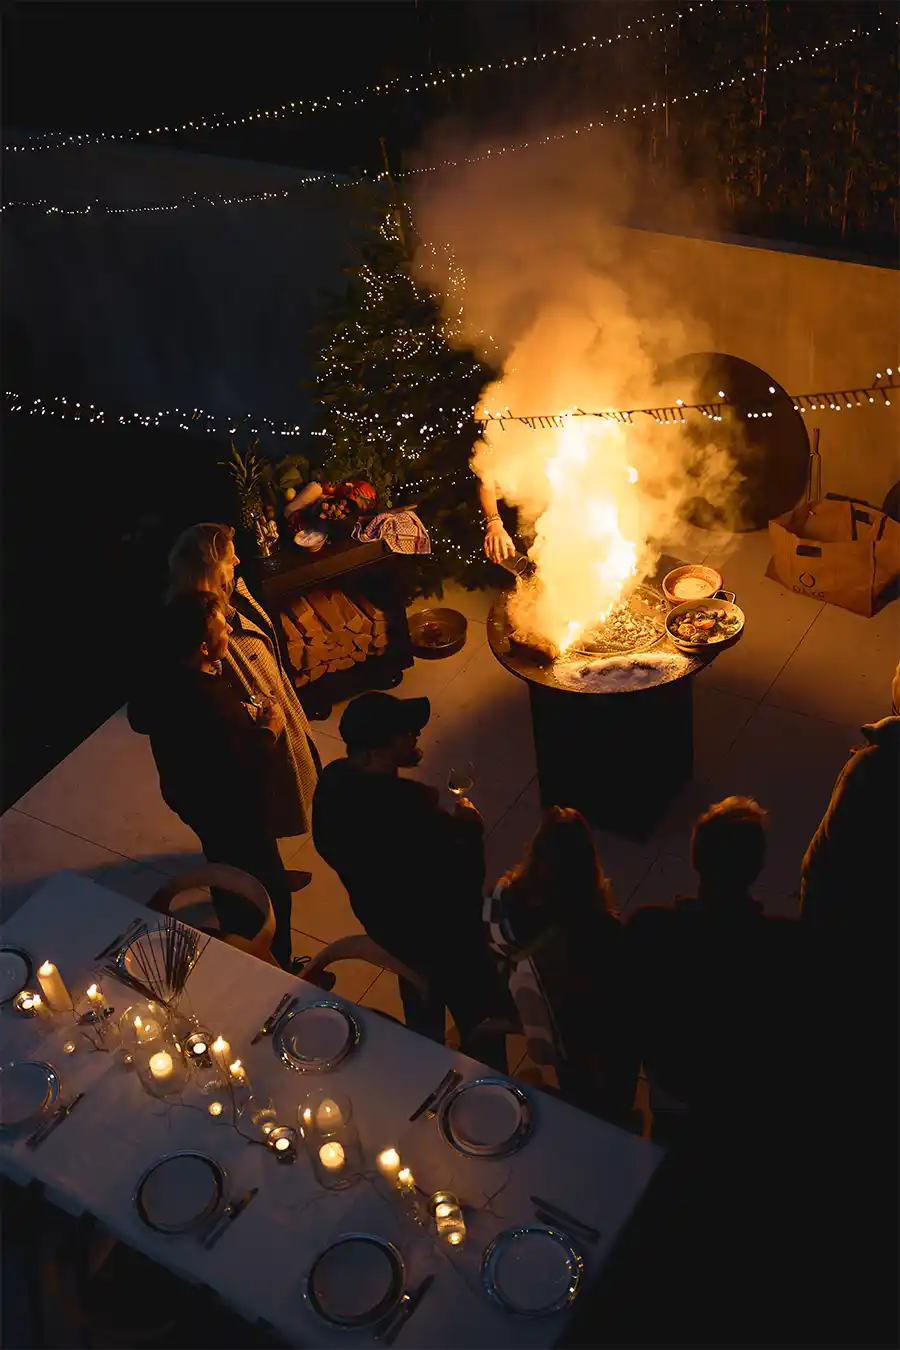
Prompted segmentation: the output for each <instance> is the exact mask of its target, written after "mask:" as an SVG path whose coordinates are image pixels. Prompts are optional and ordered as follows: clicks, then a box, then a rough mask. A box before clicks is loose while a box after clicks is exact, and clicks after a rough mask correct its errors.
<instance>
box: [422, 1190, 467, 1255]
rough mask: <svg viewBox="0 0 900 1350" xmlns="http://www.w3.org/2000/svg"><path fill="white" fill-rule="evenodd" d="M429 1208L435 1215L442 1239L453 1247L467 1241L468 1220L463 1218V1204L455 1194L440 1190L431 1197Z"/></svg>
mask: <svg viewBox="0 0 900 1350" xmlns="http://www.w3.org/2000/svg"><path fill="white" fill-rule="evenodd" d="M429 1209H430V1210H431V1213H432V1214H433V1215H434V1225H435V1228H436V1229H437V1235H438V1237H439V1238H441V1239H442V1241H444V1242H447V1243H449V1244H450V1246H451V1247H458V1246H459V1245H460V1243H461V1242H463V1241H465V1236H466V1221H465V1219H464V1218H463V1212H462V1206H461V1205H460V1203H459V1201H458V1200H457V1198H456V1196H455V1195H451V1194H450V1192H449V1191H438V1192H437V1194H436V1195H433V1196H432V1197H431V1200H430V1202H429Z"/></svg>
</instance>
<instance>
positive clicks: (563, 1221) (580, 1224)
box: [528, 1195, 601, 1242]
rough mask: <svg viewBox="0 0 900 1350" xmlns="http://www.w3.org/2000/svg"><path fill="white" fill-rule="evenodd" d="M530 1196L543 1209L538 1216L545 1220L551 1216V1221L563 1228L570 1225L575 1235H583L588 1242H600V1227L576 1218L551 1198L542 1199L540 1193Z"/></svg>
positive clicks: (538, 1207) (537, 1206) (539, 1208)
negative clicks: (594, 1226) (555, 1203)
mask: <svg viewBox="0 0 900 1350" xmlns="http://www.w3.org/2000/svg"><path fill="white" fill-rule="evenodd" d="M528 1198H529V1200H530V1201H531V1203H532V1204H533V1205H534V1206H535V1207H536V1208H537V1209H538V1210H541V1211H543V1212H542V1213H541V1214H539V1215H538V1217H539V1218H541V1219H543V1220H544V1221H545V1222H546V1219H547V1218H549V1219H550V1220H551V1222H553V1223H558V1224H559V1225H560V1227H561V1228H565V1227H567V1226H568V1227H569V1228H570V1229H571V1230H572V1231H573V1236H575V1237H583V1238H584V1239H585V1241H587V1242H599V1240H600V1237H601V1233H600V1229H599V1228H593V1227H592V1226H591V1225H590V1224H589V1223H584V1221H583V1220H582V1219H576V1218H575V1215H574V1214H569V1213H568V1211H567V1210H564V1209H561V1208H560V1207H559V1205H554V1204H553V1203H552V1202H551V1201H550V1200H542V1199H541V1197H540V1196H539V1195H530V1196H529V1197H528ZM576 1230H577V1231H576Z"/></svg>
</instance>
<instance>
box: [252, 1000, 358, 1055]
mask: <svg viewBox="0 0 900 1350" xmlns="http://www.w3.org/2000/svg"><path fill="white" fill-rule="evenodd" d="M361 1037H362V1031H361V1029H360V1025H359V1023H358V1022H357V1021H356V1019H355V1018H354V1017H353V1016H352V1015H351V1014H350V1013H349V1012H348V1011H347V1009H346V1008H345V1007H344V1006H343V1005H342V1004H340V1003H333V1002H331V1001H330V1000H329V999H320V1000H319V1001H317V1002H316V1003H307V1004H306V1006H305V1007H303V1008H297V1009H295V1011H294V1012H291V1013H288V1015H287V1017H285V1018H284V1019H283V1020H282V1021H281V1022H279V1023H278V1026H277V1028H276V1031H275V1035H274V1036H273V1037H272V1044H273V1046H274V1048H275V1053H276V1055H278V1056H279V1058H280V1059H281V1060H282V1062H283V1063H285V1064H286V1065H287V1066H288V1068H291V1069H296V1070H297V1072H298V1073H328V1072H329V1071H330V1070H331V1069H334V1068H336V1067H337V1066H338V1064H340V1063H341V1062H342V1061H343V1060H345V1059H346V1058H347V1056H348V1055H349V1054H350V1053H351V1051H353V1050H355V1049H356V1047H357V1046H358V1045H359V1042H360V1039H361Z"/></svg>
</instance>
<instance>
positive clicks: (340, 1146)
mask: <svg viewBox="0 0 900 1350" xmlns="http://www.w3.org/2000/svg"><path fill="white" fill-rule="evenodd" d="M297 1116H298V1119H299V1122H300V1133H301V1135H302V1137H303V1141H304V1143H305V1144H306V1149H307V1152H308V1154H309V1158H310V1162H311V1163H312V1167H313V1172H314V1174H315V1177H316V1180H317V1181H318V1183H319V1185H320V1186H323V1187H324V1188H325V1189H326V1190H329V1191H341V1190H346V1189H347V1187H349V1186H355V1185H356V1183H357V1182H358V1181H359V1179H360V1177H361V1176H362V1171H363V1159H362V1146H361V1145H360V1142H359V1131H358V1130H357V1128H356V1121H355V1120H354V1119H353V1106H352V1104H351V1101H350V1098H349V1097H348V1096H347V1095H346V1093H342V1092H337V1091H335V1090H334V1089H331V1090H326V1089H324V1088H320V1089H318V1090H317V1091H314V1092H310V1093H309V1094H308V1095H307V1096H306V1097H305V1098H304V1099H303V1100H302V1101H301V1103H300V1105H299V1107H298V1108H297Z"/></svg>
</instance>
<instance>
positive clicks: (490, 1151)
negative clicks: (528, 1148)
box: [438, 1078, 534, 1158]
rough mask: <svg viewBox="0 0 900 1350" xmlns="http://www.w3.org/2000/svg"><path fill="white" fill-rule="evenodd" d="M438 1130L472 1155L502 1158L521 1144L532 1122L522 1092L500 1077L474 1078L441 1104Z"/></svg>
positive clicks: (532, 1118) (461, 1149) (532, 1117)
mask: <svg viewBox="0 0 900 1350" xmlns="http://www.w3.org/2000/svg"><path fill="white" fill-rule="evenodd" d="M438 1119H439V1122H440V1128H441V1133H442V1134H443V1136H444V1138H445V1139H446V1141H447V1143H448V1144H452V1146H453V1147H454V1148H455V1149H458V1151H459V1152H460V1153H466V1154H468V1155H469V1157H472V1158H505V1157H507V1156H508V1155H509V1154H510V1153H515V1152H516V1151H517V1150H518V1149H520V1148H521V1147H522V1145H523V1144H524V1143H525V1141H526V1139H528V1137H529V1135H530V1134H531V1131H532V1129H533V1126H534V1116H533V1113H532V1110H531V1103H530V1102H529V1100H528V1098H527V1097H526V1096H525V1093H524V1092H522V1091H521V1089H520V1088H517V1087H516V1086H515V1085H514V1084H512V1083H510V1082H507V1080H506V1079H504V1078H476V1079H475V1080H474V1082H471V1083H463V1085H462V1086H461V1087H459V1088H457V1089H456V1091H455V1092H452V1093H451V1094H450V1096H449V1097H447V1099H446V1100H445V1101H444V1103H443V1104H442V1106H441V1110H440V1115H439V1117H438Z"/></svg>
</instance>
